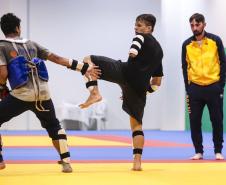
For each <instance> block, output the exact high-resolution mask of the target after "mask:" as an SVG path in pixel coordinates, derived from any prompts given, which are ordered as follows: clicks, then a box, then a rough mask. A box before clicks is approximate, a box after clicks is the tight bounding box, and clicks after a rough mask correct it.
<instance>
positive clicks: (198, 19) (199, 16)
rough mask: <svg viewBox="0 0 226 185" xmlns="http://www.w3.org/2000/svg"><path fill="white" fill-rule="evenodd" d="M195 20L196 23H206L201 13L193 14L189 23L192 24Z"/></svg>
mask: <svg viewBox="0 0 226 185" xmlns="http://www.w3.org/2000/svg"><path fill="white" fill-rule="evenodd" d="M193 20H195V21H196V22H203V23H204V22H205V17H204V15H202V14H200V13H195V14H193V15H192V16H191V17H190V19H189V22H190V23H191V22H192V21H193Z"/></svg>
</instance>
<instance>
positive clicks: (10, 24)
mask: <svg viewBox="0 0 226 185" xmlns="http://www.w3.org/2000/svg"><path fill="white" fill-rule="evenodd" d="M20 21H21V20H20V19H19V18H18V17H17V16H15V15H14V14H13V13H7V14H5V15H3V16H2V17H1V21H0V24H1V29H2V32H3V33H4V35H8V34H11V33H16V27H20Z"/></svg>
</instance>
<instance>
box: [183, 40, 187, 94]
mask: <svg viewBox="0 0 226 185" xmlns="http://www.w3.org/2000/svg"><path fill="white" fill-rule="evenodd" d="M181 61H182V70H183V77H184V84H185V90H186V92H187V90H188V71H187V68H188V65H187V61H186V46H185V44H183V46H182V54H181Z"/></svg>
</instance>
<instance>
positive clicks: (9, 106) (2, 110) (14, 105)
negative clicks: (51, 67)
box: [0, 95, 29, 170]
mask: <svg viewBox="0 0 226 185" xmlns="http://www.w3.org/2000/svg"><path fill="white" fill-rule="evenodd" d="M28 108H29V103H26V102H24V101H21V100H19V99H17V98H14V97H13V96H11V95H9V96H7V97H5V98H4V99H3V100H2V101H0V126H1V125H2V124H3V123H5V122H7V121H9V120H10V119H11V118H13V117H15V116H17V115H19V114H21V113H23V112H25V111H26V110H28ZM4 168H5V163H4V160H3V155H2V137H1V134H0V170H1V169H4Z"/></svg>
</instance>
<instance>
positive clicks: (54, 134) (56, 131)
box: [32, 100, 72, 173]
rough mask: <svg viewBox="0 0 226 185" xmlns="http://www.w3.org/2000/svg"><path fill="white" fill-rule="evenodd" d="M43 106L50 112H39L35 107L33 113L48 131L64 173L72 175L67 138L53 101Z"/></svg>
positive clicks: (46, 102)
mask: <svg viewBox="0 0 226 185" xmlns="http://www.w3.org/2000/svg"><path fill="white" fill-rule="evenodd" d="M42 106H43V107H44V108H45V109H47V110H49V111H38V110H37V109H36V108H35V107H33V109H32V111H33V112H34V113H35V114H36V116H37V117H38V119H39V120H40V121H41V124H42V127H43V128H45V129H46V130H47V132H48V134H49V137H50V138H52V143H53V146H54V147H55V149H56V150H57V152H58V153H59V155H60V159H61V162H60V164H61V165H62V172H65V173H71V172H72V168H71V165H70V153H69V149H68V145H67V136H66V133H65V131H64V129H62V128H61V126H60V123H59V121H58V119H57V118H56V114H55V109H54V106H53V103H52V100H47V101H43V102H42Z"/></svg>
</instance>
